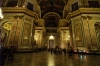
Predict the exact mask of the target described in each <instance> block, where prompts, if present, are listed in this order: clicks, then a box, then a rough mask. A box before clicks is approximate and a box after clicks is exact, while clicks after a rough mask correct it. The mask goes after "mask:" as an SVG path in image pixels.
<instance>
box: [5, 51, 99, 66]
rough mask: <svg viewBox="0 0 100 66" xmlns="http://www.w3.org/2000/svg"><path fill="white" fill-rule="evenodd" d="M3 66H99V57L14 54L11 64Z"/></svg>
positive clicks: (46, 53) (45, 53)
mask: <svg viewBox="0 0 100 66" xmlns="http://www.w3.org/2000/svg"><path fill="white" fill-rule="evenodd" d="M5 66H100V55H79V56H78V55H77V54H74V55H72V56H69V55H68V54H67V55H66V57H65V56H64V54H52V55H51V53H50V52H48V51H43V52H38V53H17V54H14V61H13V62H6V63H5Z"/></svg>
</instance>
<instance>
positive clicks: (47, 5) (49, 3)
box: [37, 0, 68, 18]
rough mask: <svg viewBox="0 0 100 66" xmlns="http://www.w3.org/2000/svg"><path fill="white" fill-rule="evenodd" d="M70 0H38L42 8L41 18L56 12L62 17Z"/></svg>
mask: <svg viewBox="0 0 100 66" xmlns="http://www.w3.org/2000/svg"><path fill="white" fill-rule="evenodd" d="M67 1H68V0H37V2H38V4H39V5H40V8H41V17H42V18H43V16H44V15H45V14H46V13H48V12H55V13H57V14H59V15H60V17H62V13H63V8H64V6H65V4H66V3H67Z"/></svg>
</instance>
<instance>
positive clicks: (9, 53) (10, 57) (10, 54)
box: [8, 46, 14, 61]
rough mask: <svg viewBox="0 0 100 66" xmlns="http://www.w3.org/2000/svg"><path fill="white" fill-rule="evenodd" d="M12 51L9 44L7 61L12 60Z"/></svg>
mask: <svg viewBox="0 0 100 66" xmlns="http://www.w3.org/2000/svg"><path fill="white" fill-rule="evenodd" d="M13 53H14V50H13V46H11V47H10V48H9V52H8V61H13Z"/></svg>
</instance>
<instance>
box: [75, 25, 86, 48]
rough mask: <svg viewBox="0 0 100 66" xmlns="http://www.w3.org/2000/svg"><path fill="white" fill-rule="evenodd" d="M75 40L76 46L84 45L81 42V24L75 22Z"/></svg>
mask: <svg viewBox="0 0 100 66" xmlns="http://www.w3.org/2000/svg"><path fill="white" fill-rule="evenodd" d="M75 41H76V46H77V47H81V46H84V44H83V43H82V29H81V24H76V25H75Z"/></svg>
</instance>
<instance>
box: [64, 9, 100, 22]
mask: <svg viewBox="0 0 100 66" xmlns="http://www.w3.org/2000/svg"><path fill="white" fill-rule="evenodd" d="M80 14H100V8H79V9H78V10H76V11H74V12H70V13H68V15H67V16H66V20H67V22H69V20H70V18H72V17H75V16H77V15H80Z"/></svg>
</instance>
